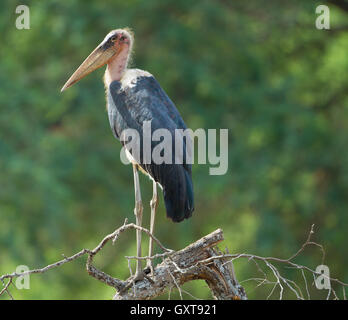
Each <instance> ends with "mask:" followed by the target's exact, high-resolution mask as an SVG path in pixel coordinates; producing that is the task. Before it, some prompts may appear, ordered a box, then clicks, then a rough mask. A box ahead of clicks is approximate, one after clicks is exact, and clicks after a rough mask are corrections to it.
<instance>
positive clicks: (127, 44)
mask: <svg viewBox="0 0 348 320" xmlns="http://www.w3.org/2000/svg"><path fill="white" fill-rule="evenodd" d="M132 45H133V34H132V32H131V31H130V30H129V29H116V30H112V31H110V32H109V33H108V34H107V36H106V37H105V38H104V40H103V41H102V42H101V43H100V44H99V45H98V46H97V47H96V48H95V49H94V50H93V51H92V53H91V54H90V55H89V56H88V57H87V58H86V60H85V61H83V62H82V64H81V65H80V66H79V67H78V68H77V70H76V71H75V72H74V73H73V75H72V76H71V77H70V78H69V80H68V81H67V82H66V83H65V85H64V86H63V88H62V90H61V91H64V90H65V89H67V88H69V87H71V86H72V85H73V84H74V83H76V82H77V81H79V80H81V79H82V78H83V77H85V76H86V75H88V74H90V73H91V72H92V71H94V70H96V69H98V68H100V67H102V66H104V65H105V64H109V63H111V62H112V61H114V60H115V59H116V58H117V57H119V56H120V55H121V54H122V53H124V52H126V56H125V59H126V60H127V59H128V56H129V53H130V51H131V48H132ZM125 63H127V61H125Z"/></svg>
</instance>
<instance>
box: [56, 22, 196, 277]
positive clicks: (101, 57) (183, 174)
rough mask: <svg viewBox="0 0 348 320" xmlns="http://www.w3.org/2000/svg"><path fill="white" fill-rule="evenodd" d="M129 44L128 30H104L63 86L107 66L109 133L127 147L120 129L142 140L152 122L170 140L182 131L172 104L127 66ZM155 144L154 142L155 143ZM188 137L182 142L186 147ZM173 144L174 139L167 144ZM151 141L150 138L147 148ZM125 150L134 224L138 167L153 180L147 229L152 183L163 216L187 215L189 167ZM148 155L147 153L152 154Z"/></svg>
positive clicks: (152, 83) (139, 211) (138, 212)
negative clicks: (129, 130) (144, 127)
mask: <svg viewBox="0 0 348 320" xmlns="http://www.w3.org/2000/svg"><path fill="white" fill-rule="evenodd" d="M132 46H133V34H132V32H131V31H130V30H129V29H117V30H113V31H111V32H109V33H108V34H107V36H106V37H105V38H104V40H103V41H102V42H101V43H100V44H99V45H98V46H97V47H96V48H95V49H94V50H93V51H92V53H91V54H90V55H89V56H88V57H87V58H86V60H85V61H84V62H83V63H82V64H81V65H80V66H79V68H78V69H77V70H76V71H75V72H74V73H73V75H72V76H71V77H70V78H69V80H68V81H67V82H66V83H65V85H64V86H63V88H62V90H61V91H63V90H65V89H67V88H69V87H70V86H72V85H73V84H74V83H76V82H77V81H79V80H81V79H82V78H83V77H85V76H86V75H88V74H89V73H91V72H92V71H94V70H96V69H98V68H100V67H102V66H104V65H105V64H106V65H107V67H106V71H105V76H104V84H105V88H106V95H107V109H108V116H109V122H110V126H111V129H112V132H113V134H114V136H115V137H116V138H117V139H118V140H120V141H121V143H122V144H123V146H125V147H126V146H127V145H126V144H125V141H123V140H122V139H121V132H122V131H123V130H124V129H127V128H132V129H136V130H138V133H139V136H140V140H141V141H140V143H141V144H142V139H143V137H142V130H141V128H142V125H143V122H144V121H151V130H152V131H154V130H156V129H158V128H165V129H167V130H169V131H170V133H172V139H173V140H174V131H175V129H184V130H185V129H186V125H185V123H184V121H183V120H182V118H181V116H180V114H179V112H178V110H177V109H176V107H175V105H174V103H173V102H172V101H171V100H170V98H169V97H168V96H167V94H166V93H165V92H164V90H163V89H162V88H161V86H160V84H159V83H158V82H157V80H156V79H155V78H154V77H153V75H152V74H150V73H149V72H147V71H143V70H139V69H128V68H127V65H128V61H129V57H130V54H131V51H132ZM158 143H159V142H158ZM186 143H187V141H186V140H184V141H183V143H182V145H183V146H184V147H185V146H186ZM172 145H174V143H173V144H172ZM155 146H156V142H151V148H152V149H153V148H154V147H155ZM126 154H127V156H128V158H129V160H130V162H131V163H132V166H133V175H134V189H135V209H134V214H135V217H136V224H137V225H138V226H141V224H142V212H143V206H142V201H141V193H140V185H139V176H138V170H139V169H140V171H142V172H143V173H145V174H147V175H148V176H149V177H150V178H151V179H152V181H153V197H152V200H151V201H150V206H151V222H150V232H151V233H152V234H153V232H154V221H155V214H156V207H157V204H158V198H157V183H158V184H159V185H160V187H161V188H162V190H163V196H164V202H165V207H166V212H167V217H169V218H171V219H172V220H173V221H174V222H180V221H182V220H184V219H185V218H189V217H190V216H191V215H192V212H193V209H194V203H193V185H192V176H191V165H190V164H189V163H187V161H186V160H185V159H184V161H183V163H182V164H176V162H175V161H174V155H173V162H172V164H165V163H162V164H155V163H153V162H152V161H151V163H150V164H147V163H144V161H143V155H142V153H141V154H140V156H139V157H138V158H137V159H135V157H134V156H133V155H132V154H131V152H127V151H126ZM151 154H152V153H151ZM136 238H137V256H138V257H140V256H141V231H140V230H137V231H136ZM152 251H153V240H152V238H151V237H150V243H149V256H152ZM147 268H149V269H150V272H153V268H152V260H151V259H148V260H147ZM143 274H144V273H143V270H142V265H141V260H140V259H138V260H137V265H136V274H135V279H140V278H142V276H143Z"/></svg>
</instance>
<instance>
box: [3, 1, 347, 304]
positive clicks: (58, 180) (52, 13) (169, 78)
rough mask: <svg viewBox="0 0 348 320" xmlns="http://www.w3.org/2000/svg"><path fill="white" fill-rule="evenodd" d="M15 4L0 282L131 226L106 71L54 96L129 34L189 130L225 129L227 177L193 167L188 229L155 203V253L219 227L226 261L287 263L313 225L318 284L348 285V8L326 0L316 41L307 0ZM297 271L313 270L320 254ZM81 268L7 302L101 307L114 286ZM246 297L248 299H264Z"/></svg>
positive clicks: (9, 11)
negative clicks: (122, 32)
mask: <svg viewBox="0 0 348 320" xmlns="http://www.w3.org/2000/svg"><path fill="white" fill-rule="evenodd" d="M22 2H23V1H22ZM22 2H21V3H18V4H17V3H16V2H14V1H9V0H5V1H2V2H1V3H0V30H1V35H2V37H1V38H2V40H1V42H2V44H1V49H0V108H1V109H0V110H1V116H0V186H1V187H0V274H4V273H8V272H10V271H12V270H14V269H15V267H16V266H17V265H19V264H26V265H28V266H29V267H31V268H34V267H38V266H42V265H46V264H47V263H50V262H51V261H56V260H57V258H58V259H59V258H60V255H61V254H62V253H64V254H66V255H69V254H72V253H74V252H77V251H79V250H80V249H81V248H82V247H93V246H94V244H95V243H97V242H98V241H99V239H100V238H101V237H102V236H103V235H105V234H108V233H110V232H112V231H113V229H114V228H115V227H117V226H119V225H120V224H121V223H123V221H124V218H125V217H128V218H129V220H132V219H133V212H132V208H133V206H134V203H133V202H134V199H133V189H132V188H133V185H132V183H131V181H132V180H131V179H132V176H131V170H129V168H128V170H127V169H125V167H124V165H123V164H122V163H121V162H120V161H119V152H120V145H119V144H118V143H116V142H115V141H114V138H113V136H112V133H111V131H110V128H109V124H108V120H107V114H106V111H105V105H104V103H105V102H104V96H103V83H102V81H101V75H102V73H103V71H102V70H100V71H99V74H96V75H93V76H91V77H88V78H86V79H84V80H83V81H82V82H81V83H79V85H78V86H75V87H73V88H71V89H70V90H68V91H67V92H66V93H65V94H64V95H62V94H61V93H60V88H61V87H62V85H63V83H64V82H65V80H66V79H67V76H68V75H70V73H71V71H72V70H73V69H74V68H75V67H77V66H78V65H79V64H80V62H81V59H82V58H83V57H85V56H86V55H87V54H88V53H89V52H90V50H91V48H94V47H95V45H96V44H97V43H99V42H100V37H101V35H104V34H106V32H108V31H109V30H111V29H114V28H118V27H125V26H129V27H131V28H132V29H133V30H134V32H135V37H136V38H135V46H136V48H135V54H134V57H133V62H132V66H135V67H139V68H141V69H144V70H149V71H150V72H151V73H152V74H154V76H155V77H156V78H157V79H158V80H159V82H160V83H161V85H162V86H163V88H164V89H165V90H166V91H167V92H168V95H169V96H171V97H172V98H173V100H174V102H175V103H176V105H177V107H178V109H179V110H180V112H181V114H182V115H183V118H184V119H185V121H186V123H187V125H188V126H189V127H191V128H192V129H196V128H205V129H208V128H228V129H229V141H230V145H229V170H228V172H227V174H226V175H224V176H210V175H209V171H208V166H203V165H194V166H193V179H194V184H195V194H196V201H195V202H196V210H195V213H194V216H193V218H192V219H190V220H189V221H186V222H184V223H182V224H173V223H171V222H170V221H168V220H167V218H166V217H165V215H164V208H163V203H162V201H163V200H162V199H161V201H160V202H161V203H160V206H159V211H158V215H157V220H156V236H157V237H158V238H159V239H161V242H162V243H164V244H165V245H166V246H167V247H170V248H172V249H179V248H182V247H184V246H186V245H187V244H188V243H190V242H192V241H194V240H196V239H198V238H200V237H201V236H203V235H205V234H207V233H209V232H211V231H213V230H215V229H217V228H219V227H221V228H223V230H224V235H225V238H226V241H225V243H226V244H227V246H228V247H229V249H230V251H232V250H233V252H253V253H257V254H260V255H263V256H270V255H272V256H277V257H284V258H286V257H288V256H290V255H291V254H292V253H293V252H295V251H296V250H297V248H298V247H299V246H300V245H301V244H302V243H303V242H304V240H305V238H306V234H307V230H308V229H309V227H310V225H311V224H313V223H314V224H315V225H316V227H317V228H318V229H317V233H316V240H317V241H318V242H320V243H322V244H324V246H325V248H326V260H325V263H326V264H327V265H328V266H329V267H330V271H331V275H333V276H335V277H338V278H340V279H341V280H343V281H345V282H348V272H347V268H346V266H347V264H348V253H347V248H346V247H347V245H346V244H347V240H346V232H347V231H346V230H347V226H348V215H347V210H348V202H347V196H348V148H347V145H348V120H347V119H348V117H347V115H348V94H347V92H348V90H347V89H348V83H347V77H346V74H347V72H346V70H347V68H348V56H347V51H348V33H347V30H348V24H347V1H341V2H339V1H334V0H331V1H328V2H327V4H328V5H329V7H330V9H331V10H330V18H331V19H330V22H331V23H330V24H331V30H328V31H326V30H317V29H316V28H315V19H316V17H317V15H316V14H315V8H316V6H317V5H319V4H322V3H321V2H318V1H303V0H302V1H300V0H294V1H288V2H283V1H282V2H280V1H275V0H274V1H273V0H272V1H270V0H267V1H266V0H261V1H260V0H258V1H248V2H245V1H223V0H220V1H209V0H203V1H187V0H176V1H165V2H164V1H160V0H158V1H157V0H156V1H155V0H148V1H140V0H134V1H126V2H125V1H121V0H112V1H111V0H106V1H95V2H86V1H83V0H73V1H69V2H66V3H62V2H61V1H57V0H50V1H40V2H39V1H24V3H22ZM19 4H26V5H28V6H29V8H30V14H31V16H30V17H31V21H30V22H31V23H30V29H29V30H17V29H16V28H15V20H16V14H15V8H16V6H17V5H19ZM142 179H143V182H142V183H141V185H142V189H143V198H144V202H145V201H146V199H147V200H148V201H150V198H151V183H148V182H147V178H145V177H142ZM149 216H150V214H149V211H148V210H147V211H145V212H144V220H145V221H144V224H145V225H147V224H148V222H149ZM133 240H134V241H133ZM105 250H106V251H107V250H109V253H110V254H104V255H103V256H102V257H100V258H98V259H97V262H98V264H99V265H100V266H102V267H103V268H104V269H106V270H109V271H110V273H111V274H117V275H119V276H120V277H121V278H126V277H127V276H128V266H127V264H126V261H125V262H124V263H117V264H115V263H114V262H115V256H114V254H115V248H113V247H110V248H105ZM134 252H135V237H134V238H129V239H124V238H122V239H120V241H119V242H118V244H117V253H118V254H120V255H132V254H133V253H134ZM118 261H120V260H118ZM298 261H299V262H300V263H303V264H307V265H310V266H312V267H313V268H315V267H316V266H317V265H318V264H320V263H321V259H320V252H319V253H318V251H314V250H313V251H309V252H307V254H306V255H301V256H300V257H298ZM76 264H80V265H79V266H80V267H78V266H77V265H76ZM82 265H83V262H82V261H81V262H75V264H68V265H65V266H64V268H62V269H61V270H60V272H53V273H47V274H45V275H42V276H41V277H37V278H34V277H33V278H32V279H31V290H22V291H16V292H15V293H14V297H15V298H31V299H47V298H53V299H54V298H57V299H58V298H64V299H69V298H76V297H79V298H94V299H95V298H101V299H102V298H107V299H109V298H110V296H111V295H112V289H110V288H107V287H105V286H103V284H101V283H99V282H97V281H93V280H91V279H89V277H88V275H87V274H84V273H81V267H82ZM235 268H236V274H237V275H238V279H239V280H240V281H241V280H243V279H248V278H250V275H251V274H253V273H255V266H254V265H251V264H248V263H247V262H245V263H242V262H240V263H239V262H238V263H236V265H235ZM285 272H287V274H288V277H291V276H292V272H293V271H292V270H291V269H289V270H285ZM293 276H294V277H301V276H300V275H293ZM293 280H296V278H294V279H293ZM243 286H244V287H245V289H246V291H247V294H248V297H249V299H253V298H265V297H267V295H268V294H269V292H270V289H271V288H270V287H269V286H267V285H265V286H260V287H257V288H256V284H255V283H254V282H252V281H248V282H245V283H243ZM204 288H206V285H205V284H204V283H203V282H196V283H195V282H191V283H189V284H188V286H187V287H186V290H187V291H189V292H190V293H192V294H193V295H195V296H197V297H200V298H209V297H210V293H209V290H208V289H204ZM326 295H327V292H324V291H318V290H316V291H313V294H312V297H314V298H322V297H326ZM172 296H173V295H172ZM174 297H175V296H174ZM184 297H185V295H184ZM187 297H188V296H187ZM272 297H274V298H277V295H276V293H275V294H274V296H271V298H272ZM284 298H295V296H294V295H293V294H292V293H291V291H290V292H288V293H286V295H285V296H284Z"/></svg>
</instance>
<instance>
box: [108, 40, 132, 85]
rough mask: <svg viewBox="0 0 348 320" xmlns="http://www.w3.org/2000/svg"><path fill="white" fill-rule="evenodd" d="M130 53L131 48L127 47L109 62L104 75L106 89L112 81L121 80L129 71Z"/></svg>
mask: <svg viewBox="0 0 348 320" xmlns="http://www.w3.org/2000/svg"><path fill="white" fill-rule="evenodd" d="M129 53H130V52H129V46H125V47H124V48H123V49H122V51H121V52H120V53H119V54H118V55H117V56H116V57H114V58H111V59H110V61H109V62H108V64H107V67H106V70H105V75H104V83H105V86H106V88H108V87H109V85H110V83H111V82H112V81H115V80H117V81H120V80H121V78H122V76H123V74H124V73H125V71H126V70H127V64H128V59H129Z"/></svg>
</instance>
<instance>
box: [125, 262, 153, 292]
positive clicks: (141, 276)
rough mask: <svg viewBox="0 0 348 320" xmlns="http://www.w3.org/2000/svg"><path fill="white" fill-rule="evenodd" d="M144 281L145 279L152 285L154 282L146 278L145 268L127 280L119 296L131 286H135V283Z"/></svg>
mask: <svg viewBox="0 0 348 320" xmlns="http://www.w3.org/2000/svg"><path fill="white" fill-rule="evenodd" d="M144 279H147V280H148V281H149V282H150V283H154V281H153V280H152V279H151V278H150V277H149V276H148V272H147V268H145V269H144V270H142V271H140V272H138V273H137V274H135V275H134V276H132V277H130V278H129V279H128V280H127V284H126V286H125V287H124V288H123V289H122V290H121V291H120V294H122V293H124V292H125V291H127V290H128V289H130V288H131V287H132V286H133V285H135V284H136V283H137V282H139V281H143V280H144Z"/></svg>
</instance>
